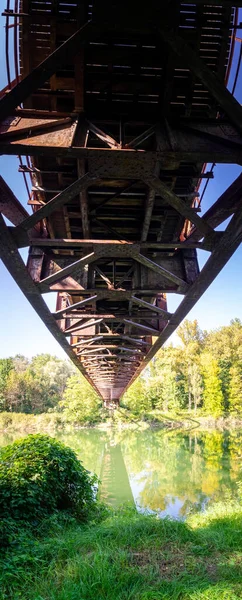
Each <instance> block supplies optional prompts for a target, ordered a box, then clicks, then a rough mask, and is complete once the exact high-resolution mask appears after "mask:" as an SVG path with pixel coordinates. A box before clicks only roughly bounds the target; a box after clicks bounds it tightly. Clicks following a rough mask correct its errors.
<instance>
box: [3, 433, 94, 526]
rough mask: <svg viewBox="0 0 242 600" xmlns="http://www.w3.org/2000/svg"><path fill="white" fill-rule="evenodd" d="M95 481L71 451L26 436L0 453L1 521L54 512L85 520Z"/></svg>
mask: <svg viewBox="0 0 242 600" xmlns="http://www.w3.org/2000/svg"><path fill="white" fill-rule="evenodd" d="M95 482H96V477H95V476H94V477H91V476H90V474H89V472H88V471H86V469H84V467H83V466H82V464H81V462H80V461H79V460H78V458H77V456H76V454H75V452H73V450H71V449H70V448H67V447H66V446H64V444H62V443H60V442H58V441H57V440H55V439H53V438H50V437H49V436H47V435H29V436H27V437H26V438H24V439H21V440H17V441H16V442H14V443H13V444H10V445H9V446H5V448H2V449H1V451H0V518H3V519H6V518H11V519H18V520H27V521H33V520H35V519H36V518H37V519H39V518H43V517H46V516H47V515H49V514H51V513H53V512H54V511H56V510H68V511H69V512H71V513H72V514H74V515H75V516H77V517H79V518H83V519H84V518H87V516H88V514H89V512H90V511H91V509H92V508H93V507H94V488H93V486H94V483H95Z"/></svg>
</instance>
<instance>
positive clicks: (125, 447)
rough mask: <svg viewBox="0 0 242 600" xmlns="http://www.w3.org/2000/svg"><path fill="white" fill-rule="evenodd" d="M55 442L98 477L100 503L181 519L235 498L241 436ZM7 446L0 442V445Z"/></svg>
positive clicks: (94, 435)
mask: <svg viewBox="0 0 242 600" xmlns="http://www.w3.org/2000/svg"><path fill="white" fill-rule="evenodd" d="M14 437H15V438H16V436H14ZM21 437H22V436H21ZM58 438H59V439H60V440H61V441H63V442H64V443H65V444H67V445H68V446H70V447H71V448H73V449H74V450H75V451H76V452H77V454H78V456H79V458H80V459H81V460H82V462H83V464H84V466H85V467H86V468H87V469H89V470H90V471H92V472H95V473H96V474H97V475H98V477H99V478H100V479H101V482H102V483H101V488H100V495H101V498H102V499H103V500H105V501H106V502H109V503H110V504H112V505H113V506H117V505H118V504H120V503H123V502H127V501H129V502H132V503H134V504H135V505H136V507H137V508H138V510H140V511H148V512H154V513H157V514H159V516H161V517H163V516H166V515H170V516H172V517H173V518H176V519H184V518H185V517H186V516H187V515H188V514H189V513H190V512H192V511H198V510H204V508H205V507H206V506H207V505H210V504H212V503H214V502H217V501H219V500H225V499H227V498H228V497H229V498H231V497H234V498H236V496H237V494H238V482H241V481H242V460H241V458H242V431H237V430H236V431H231V432H223V433H221V432H218V431H216V432H202V431H198V430H193V431H192V432H188V431H183V432H175V431H165V432H164V431H163V430H155V431H151V430H147V431H129V430H126V431H122V432H103V431H99V430H94V429H90V430H81V431H76V432H75V433H71V434H61V435H60V434H58ZM11 441H13V437H10V436H8V437H7V436H2V437H0V445H4V444H6V443H9V442H11Z"/></svg>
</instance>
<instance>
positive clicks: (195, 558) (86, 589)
mask: <svg viewBox="0 0 242 600" xmlns="http://www.w3.org/2000/svg"><path fill="white" fill-rule="evenodd" d="M241 560H242V509H241V507H240V506H239V505H238V504H235V503H234V504H233V503H230V504H228V505H220V504H218V505H216V506H215V507H214V508H213V509H210V510H209V511H208V512H207V513H205V514H199V515H195V516H192V517H190V518H189V519H188V521H187V522H186V523H182V522H178V521H171V520H168V519H165V520H159V519H157V518H155V517H152V516H144V515H140V514H138V513H137V512H135V511H134V510H131V509H128V508H125V509H120V510H118V511H117V512H115V513H114V512H113V513H110V512H109V514H108V515H106V517H104V519H103V520H102V521H101V522H96V523H91V524H89V525H78V524H77V523H76V522H75V521H74V520H68V518H66V519H65V518H63V516H62V518H61V520H60V519H58V517H54V518H53V519H51V520H50V521H48V522H47V523H46V524H44V525H42V527H41V529H39V531H38V532H37V535H35V536H34V535H33V534H30V533H28V532H26V531H25V532H23V531H22V533H19V536H18V538H17V540H15V543H14V545H13V547H12V548H10V549H9V550H7V551H6V553H5V556H4V557H3V556H2V558H1V559H0V589H1V591H0V599H1V600H7V599H9V598H11V600H19V599H21V600H37V599H38V600H94V599H95V600H97V599H98V600H104V599H105V600H168V599H169V600H208V599H209V600H239V599H241V597H242V575H241Z"/></svg>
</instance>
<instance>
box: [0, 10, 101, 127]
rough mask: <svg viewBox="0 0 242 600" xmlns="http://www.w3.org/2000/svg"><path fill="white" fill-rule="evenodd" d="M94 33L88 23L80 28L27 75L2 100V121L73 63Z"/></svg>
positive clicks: (0, 108)
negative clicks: (60, 69) (61, 70)
mask: <svg viewBox="0 0 242 600" xmlns="http://www.w3.org/2000/svg"><path fill="white" fill-rule="evenodd" d="M92 33H94V27H93V25H92V24H91V23H90V22H88V23H86V24H85V25H83V27H80V29H78V30H77V31H76V33H74V35H72V36H71V37H70V38H68V39H67V40H66V41H65V42H64V43H63V44H61V45H60V46H59V47H58V48H57V49H56V50H55V51H54V52H53V53H52V54H50V56H48V57H47V58H46V59H45V60H43V62H41V63H40V64H39V65H38V67H36V68H35V69H33V70H32V71H31V73H29V74H28V75H26V77H24V78H23V79H22V80H21V81H20V82H19V83H18V84H17V85H16V86H15V87H14V88H12V90H10V91H9V92H8V93H7V94H6V95H5V96H4V97H3V98H2V99H1V100H0V120H2V119H5V117H7V116H8V115H11V114H12V111H13V110H14V109H15V108H17V106H19V105H20V104H21V103H22V102H23V101H24V100H25V99H26V98H28V97H29V96H30V95H31V94H32V93H33V92H34V91H36V90H37V89H38V88H39V87H41V86H42V85H43V84H44V83H45V82H46V81H47V80H48V79H50V77H51V76H52V75H53V74H54V73H56V71H57V70H58V69H59V68H60V67H63V66H65V65H66V64H70V63H71V62H72V59H73V57H74V56H75V55H76V54H77V52H78V51H79V49H80V43H82V42H84V41H86V40H87V39H90V36H91V34H92Z"/></svg>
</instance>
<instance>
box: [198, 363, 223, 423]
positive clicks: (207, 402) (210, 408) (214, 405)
mask: <svg viewBox="0 0 242 600" xmlns="http://www.w3.org/2000/svg"><path fill="white" fill-rule="evenodd" d="M202 367H203V380H204V392H203V408H204V410H205V412H206V413H207V414H209V415H212V416H214V417H219V416H220V415H222V413H223V393H222V386H221V381H220V379H219V366H218V361H217V360H215V359H214V358H213V356H212V355H211V354H209V353H204V354H203V356H202Z"/></svg>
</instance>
